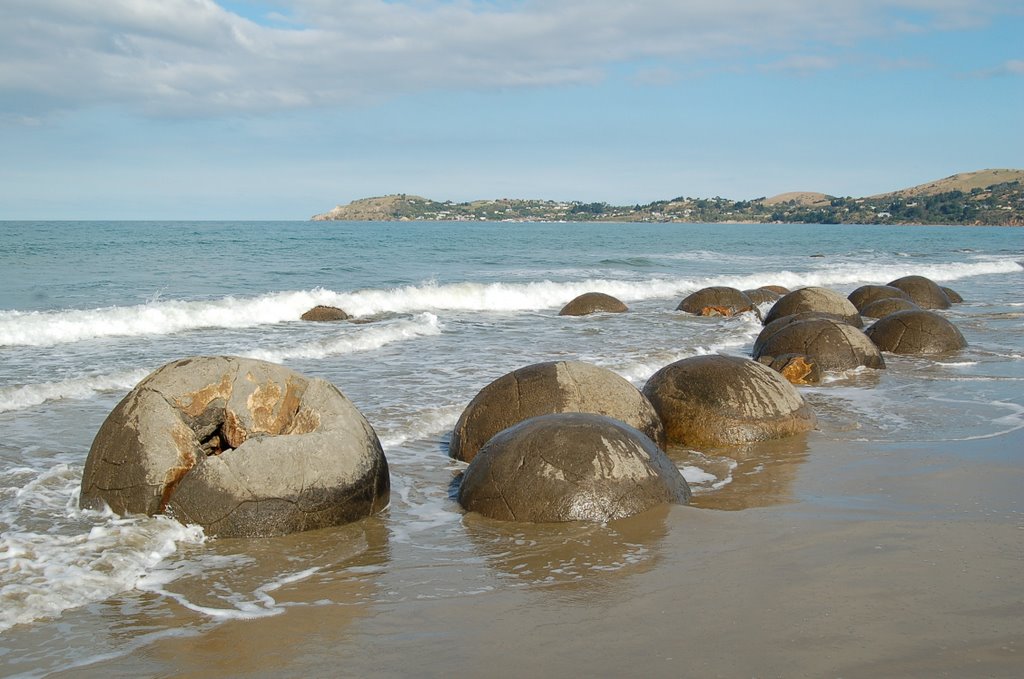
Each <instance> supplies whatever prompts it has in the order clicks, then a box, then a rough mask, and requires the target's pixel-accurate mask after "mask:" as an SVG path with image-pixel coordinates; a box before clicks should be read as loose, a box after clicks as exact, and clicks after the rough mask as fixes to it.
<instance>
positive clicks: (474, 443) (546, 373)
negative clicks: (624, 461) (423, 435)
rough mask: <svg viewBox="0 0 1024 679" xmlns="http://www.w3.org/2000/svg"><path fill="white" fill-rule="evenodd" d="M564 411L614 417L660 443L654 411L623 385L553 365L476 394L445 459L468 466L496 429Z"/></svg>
mask: <svg viewBox="0 0 1024 679" xmlns="http://www.w3.org/2000/svg"><path fill="white" fill-rule="evenodd" d="M565 412H579V413H594V414H597V415H607V416H608V417H614V418H615V419H618V420H621V421H623V422H625V423H626V424H628V425H630V426H631V427H635V428H636V429H639V430H640V431H642V432H644V434H646V435H647V436H649V437H650V438H651V439H652V440H653V441H654V442H655V443H657V444H658V445H659V446H664V444H665V430H664V428H663V427H662V424H661V420H660V419H659V418H658V414H657V413H656V412H655V411H654V407H653V406H651V404H650V403H649V402H648V401H647V399H646V398H645V397H644V395H643V394H641V393H640V391H639V390H638V389H637V388H636V387H634V386H633V385H632V384H630V383H629V381H628V380H626V379H625V378H623V377H620V376H619V375H617V374H616V373H614V372H612V371H611V370H608V369H607V368H599V367H598V366H596V365H591V364H589V363H582V362H579V361H555V362H548V363H536V364H533V365H528V366H525V367H523V368H519V369H518V370H514V371H512V372H510V373H508V374H506V375H503V376H501V377H499V378H498V379H496V380H494V381H493V382H491V383H490V384H488V385H487V386H486V387H484V388H483V389H481V390H480V392H479V393H478V394H477V395H476V396H475V397H474V398H473V400H472V401H470V403H469V405H468V406H466V409H465V410H464V411H463V412H462V415H461V416H460V417H459V421H458V422H457V423H456V424H455V429H454V431H453V432H452V439H451V444H450V446H449V454H450V455H451V456H452V457H453V458H455V459H457V460H462V461H463V462H470V461H471V460H472V459H473V457H474V456H475V455H476V453H477V451H478V450H479V449H480V447H481V446H482V445H483V444H485V443H486V442H487V441H488V440H489V439H490V438H491V437H492V436H494V435H495V434H497V433H498V432H499V431H501V430H502V429H506V428H508V427H511V426H512V425H514V424H516V423H518V422H521V421H523V420H525V419H527V418H529V417H537V416H539V415H549V414H552V413H565Z"/></svg>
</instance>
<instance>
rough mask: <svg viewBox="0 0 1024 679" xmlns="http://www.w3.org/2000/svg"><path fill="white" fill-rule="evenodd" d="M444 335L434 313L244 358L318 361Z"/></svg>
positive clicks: (352, 329) (350, 328) (348, 329)
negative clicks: (395, 343)
mask: <svg viewBox="0 0 1024 679" xmlns="http://www.w3.org/2000/svg"><path fill="white" fill-rule="evenodd" d="M441 332H442V326H441V322H440V321H439V320H438V318H437V316H436V315H434V314H432V313H423V314H419V315H417V316H416V317H415V318H413V319H411V320H404V319H403V320H400V321H397V322H394V323H382V324H380V325H365V326H352V325H349V326H346V328H345V332H344V333H343V334H342V335H341V336H339V337H332V338H330V339H326V340H318V341H316V342H309V343H307V344H300V345H298V346H291V347H289V348H287V349H256V350H253V351H250V352H247V353H246V354H245V356H248V357H249V358H258V359H261V360H264V361H270V362H272V363H281V362H284V361H287V360H289V359H294V358H312V359H318V358H326V357H328V356H339V355H343V354H352V353H356V352H360V351H373V350H374V349H379V348H381V347H383V346H386V345H388V344H392V343H393V342H400V341H402V340H407V339H415V338H417V337H429V336H432V335H440V334H441Z"/></svg>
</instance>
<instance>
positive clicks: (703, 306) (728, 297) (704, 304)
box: [676, 285, 757, 316]
mask: <svg viewBox="0 0 1024 679" xmlns="http://www.w3.org/2000/svg"><path fill="white" fill-rule="evenodd" d="M676 311H685V312H687V313H690V314H697V315H698V316H735V315H736V314H741V313H744V312H746V311H753V312H755V313H757V308H756V307H755V305H754V303H753V302H752V301H751V300H750V298H749V297H747V296H746V295H745V294H743V292H742V291H741V290H737V289H736V288H730V287H727V286H724V285H716V286H714V287H710V288H701V289H700V290H698V291H696V292H694V293H691V294H689V295H687V296H686V297H684V298H683V301H681V302H680V303H679V306H677V307H676Z"/></svg>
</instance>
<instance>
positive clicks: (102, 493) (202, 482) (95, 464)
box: [80, 356, 390, 537]
mask: <svg viewBox="0 0 1024 679" xmlns="http://www.w3.org/2000/svg"><path fill="white" fill-rule="evenodd" d="M389 489H390V478H389V476H388V465H387V460H386V459H385V458H384V452H383V450H382V449H381V446H380V442H379V441H378V439H377V435H376V433H375V432H374V431H373V428H372V427H371V426H370V424H369V423H368V422H367V421H366V418H364V417H363V416H362V414H361V413H360V412H359V411H358V410H357V409H356V407H355V406H354V405H352V403H351V401H349V400H348V399H347V398H346V397H345V396H344V395H343V394H342V393H341V392H340V391H338V389H337V388H335V387H334V386H333V385H332V384H330V383H329V382H326V381H324V380H321V379H311V378H307V377H304V376H302V375H300V374H299V373H296V372H294V371H292V370H289V369H288V368H285V367H283V366H279V365H275V364H273V363H266V362H264V361H257V360H253V359H246V358H236V357H230V356H203V357H195V358H189V359H183V360H180V361H175V362H173V363H169V364H167V365H165V366H163V367H161V368H159V369H158V370H156V372H154V373H152V374H151V375H149V377H147V378H145V379H144V380H143V381H142V382H140V383H139V384H138V385H137V386H136V387H135V388H134V389H133V390H132V391H131V392H129V393H128V395H127V396H125V398H124V399H123V400H122V401H121V402H120V403H119V404H118V405H117V406H116V407H115V408H114V410H113V411H112V412H111V413H110V415H109V416H108V417H107V419H106V421H105V422H104V423H103V425H102V426H101V427H100V430H99V432H98V433H97V434H96V438H95V440H94V441H93V444H92V448H91V449H90V450H89V456H88V458H87V459H86V463H85V471H84V473H83V475H82V492H81V499H80V504H81V506H82V507H83V508H98V507H101V506H102V505H103V504H107V505H109V506H110V508H111V509H112V510H113V511H115V512H117V513H118V514H121V515H125V514H148V515H153V514H159V513H167V514H170V515H172V516H174V517H175V518H177V519H178V520H180V521H182V522H183V523H195V524H199V525H201V526H202V527H203V528H204V529H205V530H206V532H207V534H208V535H219V536H223V537H238V536H245V537H254V536H268V535H281V534H285V533H291V532H296V531H301V530H309V529H312V528H322V527H325V526H332V525H338V524H342V523H347V522H350V521H354V520H356V519H360V518H363V517H365V516H368V515H370V514H373V513H375V512H378V511H380V510H381V509H383V508H384V507H386V506H387V504H388V500H389V492H390V491H389Z"/></svg>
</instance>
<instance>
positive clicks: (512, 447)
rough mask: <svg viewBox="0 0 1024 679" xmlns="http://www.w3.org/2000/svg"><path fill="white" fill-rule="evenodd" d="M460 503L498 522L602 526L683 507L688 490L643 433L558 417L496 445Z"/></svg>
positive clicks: (498, 438)
mask: <svg viewBox="0 0 1024 679" xmlns="http://www.w3.org/2000/svg"><path fill="white" fill-rule="evenodd" d="M458 497H459V504H461V505H462V506H463V507H464V508H465V509H466V510H468V511H471V512H479V513H480V514H483V515H485V516H488V517H490V518H493V519H500V520H505V521H523V522H535V523H548V522H560V521H597V522H605V521H611V520H614V519H621V518H625V517H627V516H632V515H633V514H638V513H640V512H643V511H646V510H648V509H651V508H652V507H655V506H657V505H660V504H665V503H675V504H686V503H687V502H689V499H690V488H689V486H688V485H687V483H686V479H684V478H683V475H682V474H681V473H680V472H679V469H678V468H677V467H676V466H675V465H674V464H673V463H672V461H671V460H669V459H668V457H667V456H666V455H665V453H664V452H662V450H661V449H660V448H659V447H658V446H657V445H656V444H655V443H654V441H652V440H651V439H650V438H649V437H647V436H646V435H645V434H644V433H643V432H640V431H638V430H637V429H635V428H633V427H630V426H629V425H627V424H625V423H624V422H621V421H619V420H616V419H613V418H610V417H605V416H603V415H595V414H592V413H558V414H552V415H542V416H539V417H532V418H529V419H526V420H523V421H522V422H519V423H518V424H516V425H514V426H512V427H509V428H508V429H505V430H503V431H501V432H499V433H498V434H497V435H495V436H494V437H493V438H491V439H490V440H489V441H488V442H487V444H486V445H485V446H483V448H481V449H480V452H479V453H478V454H477V455H476V456H475V457H474V458H473V461H472V462H470V464H469V467H468V468H467V469H466V471H465V473H464V474H463V477H462V482H461V484H460V486H459V496H458Z"/></svg>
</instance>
